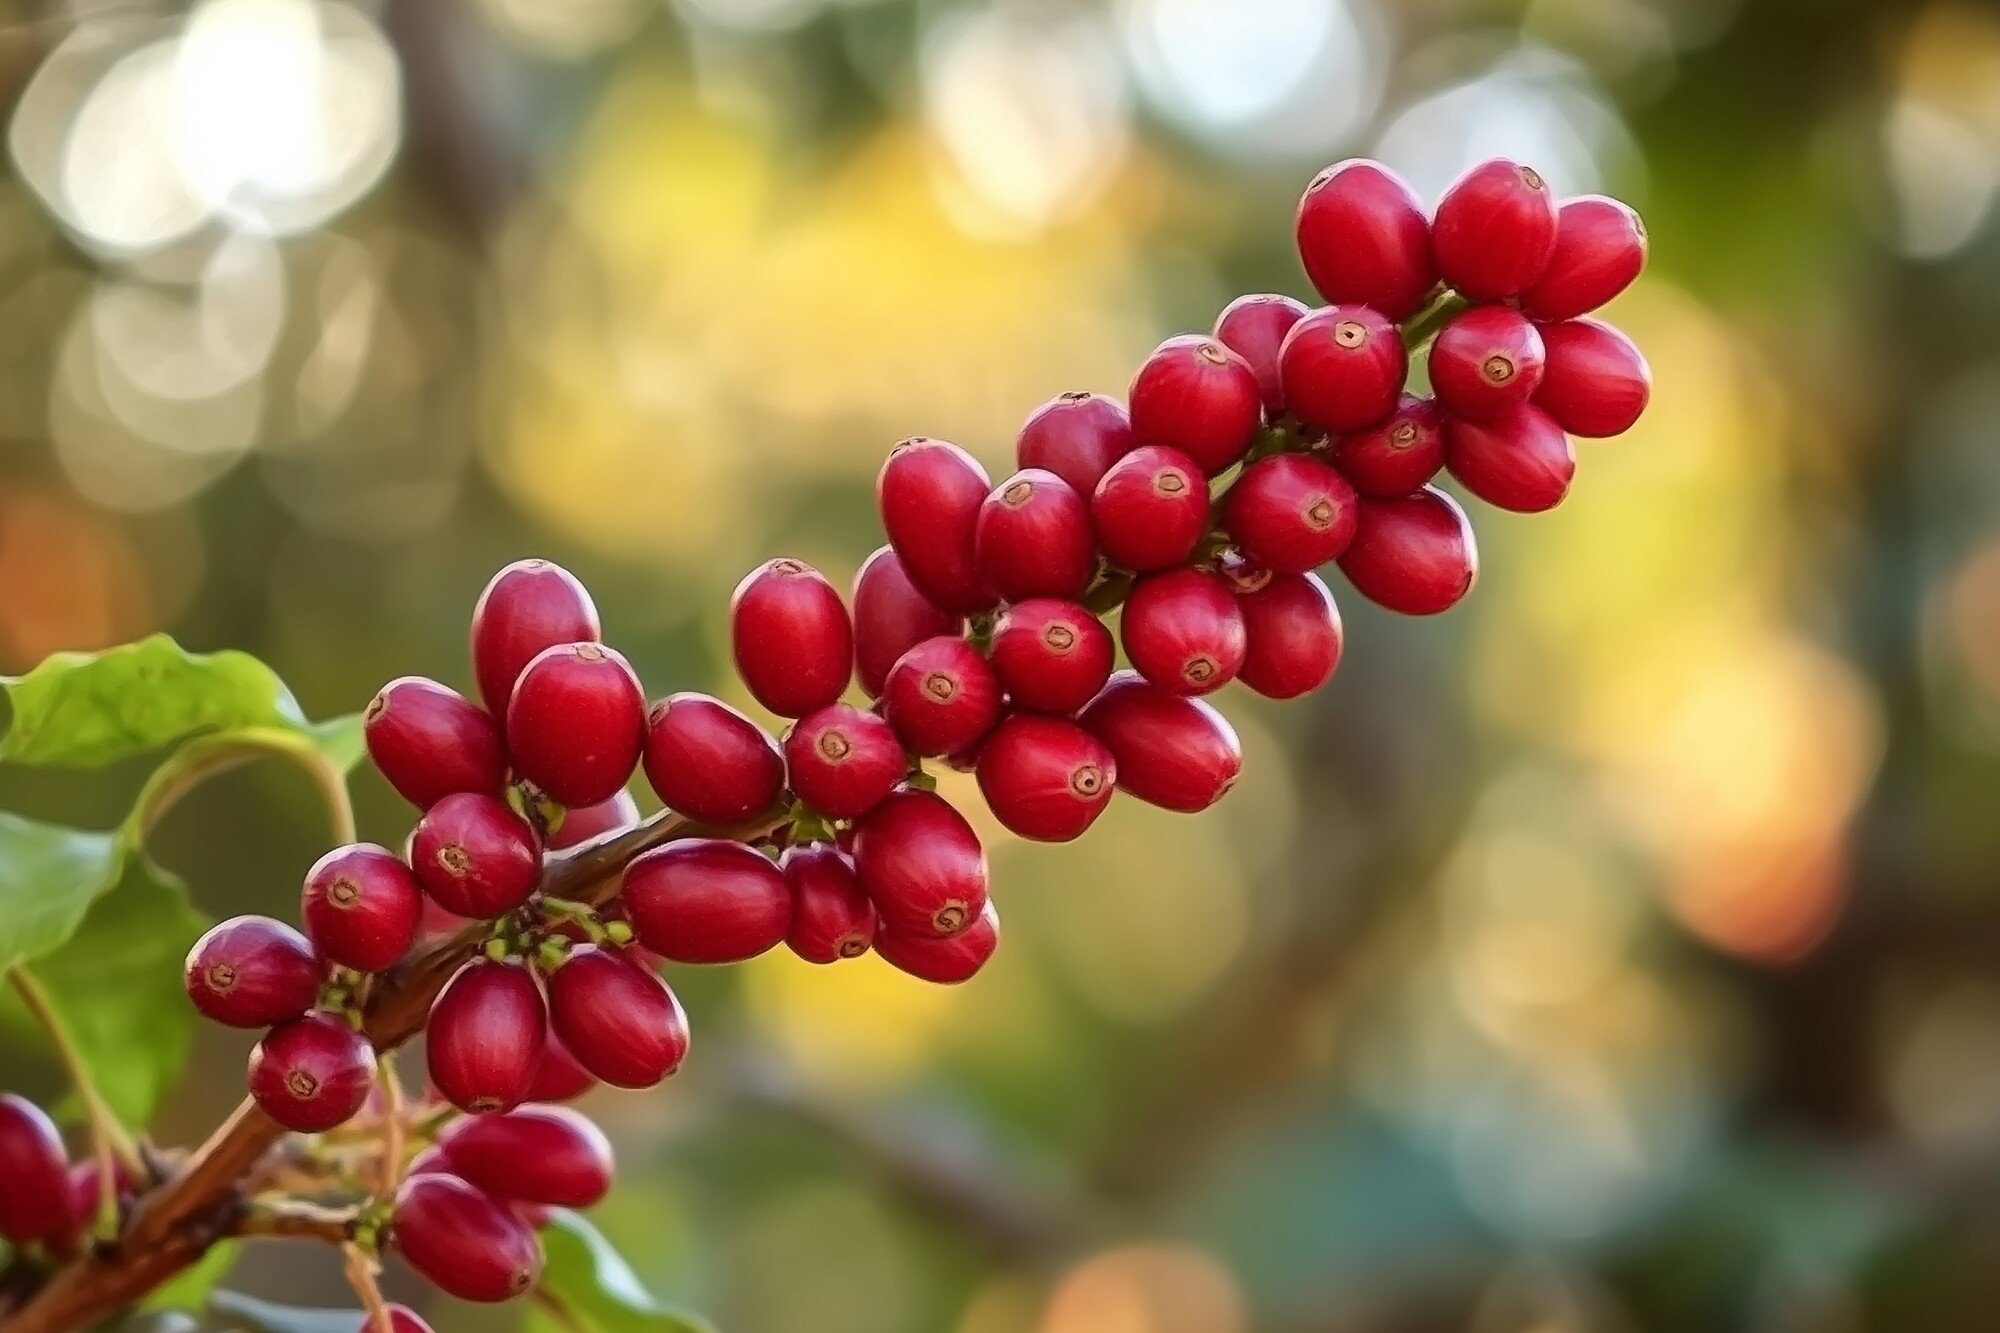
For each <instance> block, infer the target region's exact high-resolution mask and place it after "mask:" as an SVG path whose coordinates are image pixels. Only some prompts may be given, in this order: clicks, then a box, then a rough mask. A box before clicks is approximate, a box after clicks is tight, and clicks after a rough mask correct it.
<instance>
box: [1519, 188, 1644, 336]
mask: <svg viewBox="0 0 2000 1333" xmlns="http://www.w3.org/2000/svg"><path fill="white" fill-rule="evenodd" d="M1645 267H1646V224H1645V223H1644V222H1641V221H1640V220H1639V215H1638V214H1637V213H1635V212H1633V211H1632V209H1631V208H1629V207H1628V206H1626V205H1625V204H1622V203H1620V202H1618V201H1617V200H1616V199H1607V198H1605V197H1604V196H1603V195H1601V194H1586V195H1579V196H1578V197H1577V198H1575V199H1566V200H1564V201H1563V204H1562V207H1560V208H1558V209H1557V210H1556V245H1555V251H1554V253H1553V254H1552V255H1551V256H1550V258H1549V266H1548V268H1547V269H1546V270H1544V271H1543V273H1542V276H1541V277H1540V278H1539V279H1538V280H1537V281H1536V283H1535V285H1534V286H1532V287H1530V288H1528V290H1527V291H1525V292H1523V293H1522V294H1521V309H1523V310H1525V311H1526V312H1527V313H1528V316H1529V318H1531V319H1537V320H1541V321H1543V322H1544V323H1548V322H1552V321H1555V320H1563V319H1575V318H1576V317H1577V316H1578V315H1587V314H1589V313H1590V312H1591V311H1593V310H1595V309H1597V308H1598V307H1599V306H1601V305H1603V304H1604V303H1605V302H1607V301H1609V300H1610V299H1611V298H1612V297H1614V296H1616V295H1618V293H1620V292H1622V291H1624V290H1625V289H1626V288H1627V287H1630V286H1631V285H1632V283H1633V281H1634V280H1635V279H1637V278H1638V276H1639V273H1640V271H1641V270H1643V269H1644V268H1645Z"/></svg>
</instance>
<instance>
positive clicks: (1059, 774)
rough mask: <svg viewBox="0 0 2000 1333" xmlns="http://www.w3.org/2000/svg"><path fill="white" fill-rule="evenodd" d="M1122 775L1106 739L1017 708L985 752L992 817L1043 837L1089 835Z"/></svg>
mask: <svg viewBox="0 0 2000 1333" xmlns="http://www.w3.org/2000/svg"><path fill="white" fill-rule="evenodd" d="M1117 780H1118V764H1117V761H1116V760H1114V759H1113V758H1112V757H1111V751H1110V750H1109V749H1108V748H1107V747H1106V746H1105V744H1104V742H1102V741H1100V740H1098V739H1097V737H1095V736H1093V735H1091V734H1090V733H1089V732H1087V731H1085V730H1084V729H1083V728H1082V727H1079V726H1077V725H1076V724H1075V723H1074V722H1067V721H1064V720H1063V719H1062V718H1057V717H1044V716H1042V715H1040V714H1038V713H1015V714H1014V715H1013V716H1011V717H1009V718H1008V719H1007V720H1006V721H1005V722H1002V723H1001V724H1000V725H999V726H998V727H996V728H994V730H993V734H992V735H991V736H989V737H988V738H987V740H986V744H985V745H984V746H983V747H981V749H980V751H979V790H980V792H981V793H983V794H984V795H985V797H986V804H987V805H988V806H989V807H991V809H992V811H993V817H994V818H995V819H998V820H999V821H1000V822H1001V824H1002V825H1004V826H1005V827H1006V828H1007V829H1009V830H1010V831H1012V832H1014V833H1017V834H1019V835H1020V836H1021V837H1023V838H1032V839H1034V840H1035V841H1037V842H1069V841H1071V840H1072V839H1075V838H1079V837H1082V836H1083V832H1084V830H1085V829H1088V828H1089V827H1090V826H1091V825H1092V824H1094V823H1096V822H1097V817H1098V816H1099V815H1101V814H1103V813H1104V807H1105V806H1107V805H1109V804H1111V793H1112V790H1113V784H1115V783H1116V782H1117Z"/></svg>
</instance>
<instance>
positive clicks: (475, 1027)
mask: <svg viewBox="0 0 2000 1333" xmlns="http://www.w3.org/2000/svg"><path fill="white" fill-rule="evenodd" d="M548 1027H549V1011H548V1005H547V1004H546V1003H545V1002H544V1001H543V999H542V991H541V987H539V986H537V985H536V984H535V978H534V974H533V973H531V972H529V971H528V969H527V968H525V967H523V966H522V965H521V964H519V963H506V962H495V961H493V960H492V959H490V958H475V959H473V960H472V961H471V962H469V963H467V964H466V965H465V966H463V967H461V968H459V969H458V973H457V975H455V976H453V977H452V979H451V980H450V981H448V982H446V983H445V987H444V990H443V991H441V992H439V994H438V997H437V999H436V1000H435V1001H434V1002H433V1003H432V1004H431V1015H430V1022H429V1023H428V1025H427V1026H426V1028H425V1032H424V1056H425V1059H426V1060H427V1061H428V1062H429V1065H430V1076H431V1084H432V1086H434V1087H435V1088H436V1089H437V1090H438V1093H439V1094H440V1095H441V1096H442V1097H443V1098H444V1099H445V1100H446V1101H448V1102H450V1103H451V1104H452V1105H453V1106H456V1107H457V1108H458V1109H459V1110H461V1111H470V1112H472V1113H474V1114H476V1115H485V1114H489V1113H491V1112H494V1111H511V1110H513V1109H514V1108H515V1107H516V1106H519V1105H520V1104H521V1103H522V1102H523V1101H525V1100H526V1099H527V1096H528V1089H529V1088H531V1087H533V1086H534V1083H535V1074H536V1072H537V1071H538V1070H539V1069H540V1068H541V1062H542V1038H543V1036H544V1034H546V1033H547V1031H548Z"/></svg>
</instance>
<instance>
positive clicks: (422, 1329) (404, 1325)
mask: <svg viewBox="0 0 2000 1333" xmlns="http://www.w3.org/2000/svg"><path fill="white" fill-rule="evenodd" d="M386 1308H387V1309H388V1311H389V1329H390V1333H434V1330H433V1329H432V1328H431V1326H430V1325H429V1324H427V1323H425V1322H424V1321H423V1319H422V1318H421V1317H420V1316H419V1315H418V1314H417V1312H416V1311H415V1310H412V1309H411V1308H410V1307H409V1306H407V1305H391V1306H388V1307H386ZM354 1333H380V1330H379V1329H377V1328H376V1327H375V1317H374V1316H373V1315H368V1314H364V1315H362V1316H361V1322H360V1324H358V1325H357V1326H356V1327H355V1331H354Z"/></svg>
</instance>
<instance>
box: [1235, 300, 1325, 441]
mask: <svg viewBox="0 0 2000 1333" xmlns="http://www.w3.org/2000/svg"><path fill="white" fill-rule="evenodd" d="M1305 313H1306V307H1305V303H1304V302H1303V301H1295V300H1293V299H1292V298H1291V297H1289V296H1279V295H1277V294H1276V293H1271V292H1266V293H1263V294H1261V295H1257V296H1239V297H1237V298H1236V299H1235V300H1234V301H1231V302H1230V303H1229V304H1228V305H1227V306H1225V307H1223V311H1222V313H1221V314H1220V315H1219V316H1217V317H1216V321H1215V340H1216V341H1217V342H1219V343H1221V344H1222V345H1223V346H1224V347H1227V348H1228V349H1229V350H1230V351H1232V352H1234V353H1236V355H1238V356H1240V357H1242V358H1243V360H1244V362H1245V363H1246V364H1248V365H1249V367H1250V370H1251V373H1253V374H1254V375H1256V376H1257V392H1258V393H1259V394H1261V395H1262V396H1263V399H1264V415H1265V416H1266V417H1267V418H1270V419H1274V420H1275V419H1276V418H1277V416H1278V414H1279V413H1281V412H1283V411H1284V410H1285V386H1284V383H1283V381H1282V380H1280V379H1279V377H1278V348H1279V347H1280V346H1282V345H1283V344H1284V341H1285V335H1286V334H1288V333H1290V332H1291V331H1292V325H1294V324H1296V323H1298V322H1299V321H1300V320H1301V319H1303V318H1305Z"/></svg>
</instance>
